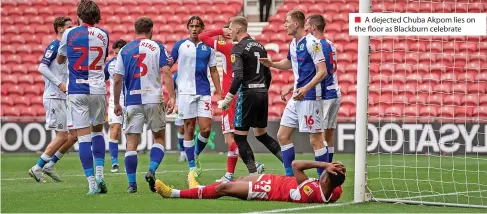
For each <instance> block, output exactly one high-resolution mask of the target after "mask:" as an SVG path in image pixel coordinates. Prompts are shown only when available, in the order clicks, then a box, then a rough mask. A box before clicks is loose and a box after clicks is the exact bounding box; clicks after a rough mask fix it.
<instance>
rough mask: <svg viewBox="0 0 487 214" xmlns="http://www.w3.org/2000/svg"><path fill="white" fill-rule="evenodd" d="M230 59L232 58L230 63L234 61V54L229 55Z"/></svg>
mask: <svg viewBox="0 0 487 214" xmlns="http://www.w3.org/2000/svg"><path fill="white" fill-rule="evenodd" d="M230 60H232V63H234V62H235V54H232V56H230Z"/></svg>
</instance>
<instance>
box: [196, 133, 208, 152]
mask: <svg viewBox="0 0 487 214" xmlns="http://www.w3.org/2000/svg"><path fill="white" fill-rule="evenodd" d="M196 143H197V144H196V156H198V155H200V154H201V152H203V150H204V149H205V147H206V144H208V138H205V137H203V136H201V133H200V134H199V135H198V140H197V142H196Z"/></svg>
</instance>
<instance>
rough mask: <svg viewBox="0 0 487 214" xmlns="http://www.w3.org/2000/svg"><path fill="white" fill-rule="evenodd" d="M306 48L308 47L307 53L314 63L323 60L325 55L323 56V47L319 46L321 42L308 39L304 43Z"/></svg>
mask: <svg viewBox="0 0 487 214" xmlns="http://www.w3.org/2000/svg"><path fill="white" fill-rule="evenodd" d="M306 48H307V49H308V53H309V54H310V55H311V58H312V59H313V62H314V63H315V64H318V63H320V62H325V57H324V56H323V47H321V43H320V42H319V41H318V40H316V39H315V40H312V39H310V40H309V41H307V43H306Z"/></svg>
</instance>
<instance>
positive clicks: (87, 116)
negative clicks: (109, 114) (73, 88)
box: [68, 94, 106, 129]
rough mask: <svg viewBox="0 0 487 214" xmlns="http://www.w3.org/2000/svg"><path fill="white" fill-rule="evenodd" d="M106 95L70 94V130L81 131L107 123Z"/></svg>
mask: <svg viewBox="0 0 487 214" xmlns="http://www.w3.org/2000/svg"><path fill="white" fill-rule="evenodd" d="M105 113H106V97H105V95H104V94H68V129H81V128H86V127H90V126H96V125H100V124H103V123H105Z"/></svg>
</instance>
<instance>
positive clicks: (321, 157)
mask: <svg viewBox="0 0 487 214" xmlns="http://www.w3.org/2000/svg"><path fill="white" fill-rule="evenodd" d="M327 159H328V152H327V148H326V147H323V148H321V149H317V150H315V161H319V162H326V161H327ZM323 170H324V168H316V172H318V178H319V177H320V175H321V173H323Z"/></svg>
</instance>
